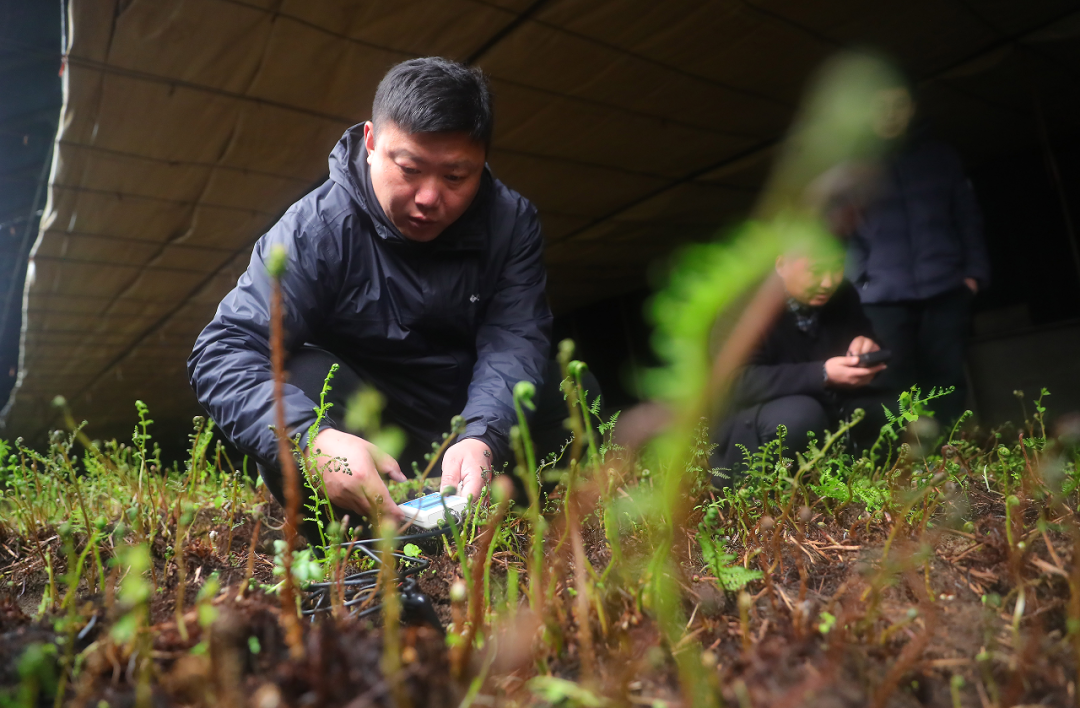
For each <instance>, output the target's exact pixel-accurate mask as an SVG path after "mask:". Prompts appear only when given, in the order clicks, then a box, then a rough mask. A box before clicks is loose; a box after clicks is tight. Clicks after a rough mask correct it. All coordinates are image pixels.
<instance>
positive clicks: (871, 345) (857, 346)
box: [847, 337, 881, 356]
mask: <svg viewBox="0 0 1080 708" xmlns="http://www.w3.org/2000/svg"><path fill="white" fill-rule="evenodd" d="M879 349H881V347H879V346H878V343H877V342H875V341H874V340H873V339H870V338H869V337H856V338H855V339H852V340H851V344H849V345H848V348H847V355H848V356H859V355H860V354H866V353H867V352H876V351H878V350H879Z"/></svg>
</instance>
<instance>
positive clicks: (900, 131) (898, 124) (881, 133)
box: [873, 87, 915, 140]
mask: <svg viewBox="0 0 1080 708" xmlns="http://www.w3.org/2000/svg"><path fill="white" fill-rule="evenodd" d="M914 116H915V99H913V98H912V97H911V92H910V91H908V90H907V89H906V88H903V87H897V88H891V89H884V90H882V91H878V92H877V93H876V94H875V95H874V118H873V121H874V132H875V133H876V134H877V136H878V137H879V138H881V139H882V140H895V139H896V138H899V137H901V136H902V135H904V133H906V132H907V129H908V125H910V124H911V119H912V118H913V117H914Z"/></svg>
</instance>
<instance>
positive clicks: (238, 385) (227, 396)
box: [188, 125, 551, 462]
mask: <svg viewBox="0 0 1080 708" xmlns="http://www.w3.org/2000/svg"><path fill="white" fill-rule="evenodd" d="M366 157H367V151H366V149H365V148H364V143H363V125H357V126H354V127H352V128H350V129H349V130H348V131H346V132H345V135H344V136H343V137H342V139H341V140H340V141H339V142H338V144H337V146H336V147H335V148H334V151H333V153H332V154H331V155H330V178H329V179H328V180H327V181H326V182H325V183H323V185H322V186H320V187H318V188H317V189H315V190H314V191H312V192H311V193H310V194H308V195H307V196H305V197H303V198H302V199H300V201H298V202H296V204H294V205H293V206H292V207H291V208H290V209H289V211H287V212H286V213H285V215H284V216H283V217H282V218H281V220H280V221H278V223H277V224H275V225H274V227H273V228H271V229H270V231H268V232H267V233H266V234H265V235H264V236H263V237H262V238H261V239H259V241H258V243H256V245H255V249H254V252H253V253H252V255H251V263H250V265H249V266H248V269H247V271H246V272H245V273H244V274H243V275H241V276H240V279H239V281H237V284H236V287H235V288H234V289H233V290H232V292H230V293H229V294H228V295H226V296H225V299H224V300H222V301H221V304H220V306H219V307H218V310H217V314H216V315H215V316H214V319H213V320H212V321H211V322H210V324H209V325H207V327H206V329H204V330H203V332H202V334H201V335H200V336H199V338H198V340H197V341H196V343H195V348H194V350H193V351H192V353H191V356H190V357H189V358H188V375H189V378H190V381H191V386H192V388H193V389H194V390H195V395H196V397H197V398H198V400H199V403H201V404H202V406H203V408H205V409H206V412H207V413H208V414H209V415H210V416H211V417H212V418H213V419H214V420H215V421H216V422H217V424H218V425H219V426H220V427H221V430H222V432H223V433H224V434H225V435H226V436H227V437H228V438H229V439H230V440H231V441H232V442H233V443H234V444H235V445H236V446H237V447H238V448H239V449H240V450H241V451H242V452H244V453H247V454H250V455H252V456H254V457H255V458H256V459H258V460H260V461H261V462H273V461H274V460H276V459H277V443H276V439H275V437H274V433H273V432H272V431H271V429H270V426H271V425H272V424H273V423H274V420H275V417H274V401H273V394H272V391H273V377H272V374H271V367H270V344H269V340H270V293H271V282H270V278H269V276H268V275H267V272H266V263H267V260H268V259H269V257H270V253H271V249H272V248H273V247H274V246H277V245H282V246H285V247H286V249H287V250H288V254H289V259H288V265H287V269H286V272H285V275H284V277H283V279H282V293H283V297H284V305H285V321H284V324H285V346H286V351H295V350H297V349H298V348H299V347H301V346H303V345H304V344H305V343H311V344H315V345H316V346H319V347H322V348H324V349H327V350H329V351H331V352H333V353H334V354H336V355H337V356H339V357H341V358H342V359H343V360H344V361H345V362H346V363H348V364H349V365H350V366H352V367H354V368H355V369H356V371H357V373H358V374H359V375H360V377H361V378H362V379H363V380H365V381H366V382H368V383H370V384H371V385H373V386H374V387H375V388H377V389H379V390H380V391H381V392H382V393H383V394H384V395H385V396H386V397H387V399H389V400H390V401H391V403H392V405H393V406H394V407H395V408H397V409H399V410H408V411H410V415H411V420H412V422H413V426H412V427H413V428H418V429H423V430H429V431H431V434H432V435H433V436H435V435H437V434H438V433H439V432H440V431H447V430H449V426H450V418H451V417H452V416H454V415H456V414H458V413H460V414H461V415H463V416H464V417H465V419H466V422H467V428H466V430H465V436H464V437H468V438H477V439H480V440H483V441H484V442H486V443H487V444H488V445H489V446H490V447H491V449H492V451H493V452H494V453H495V455H496V456H497V457H499V458H500V459H503V460H505V459H508V458H509V455H510V450H509V442H508V436H509V430H510V427H511V425H513V424H514V423H515V422H516V418H515V413H514V405H513V395H512V391H511V390H512V388H513V386H514V385H515V384H516V383H517V382H518V381H531V382H533V383H535V384H536V385H537V388H539V387H540V385H541V384H542V375H543V372H544V369H545V363H546V361H547V358H548V354H549V349H550V344H549V337H550V328H551V312H550V310H549V308H548V305H547V300H546V297H545V293H544V287H545V283H546V275H545V272H544V265H543V260H542V250H543V239H542V236H541V233H540V222H539V220H538V219H537V214H536V209H535V208H534V207H533V206H532V204H530V203H529V201H528V200H526V199H525V198H523V197H522V196H521V195H519V194H517V193H516V192H514V191H512V190H510V189H508V188H507V187H506V186H504V185H503V184H502V183H501V182H499V181H498V180H496V179H495V178H494V177H492V175H491V173H490V172H489V171H488V170H487V169H485V171H484V175H483V178H482V180H481V186H480V190H479V192H478V194H477V196H476V199H475V200H474V201H473V203H472V205H470V207H469V209H468V210H467V211H466V212H465V214H463V215H462V216H461V218H459V219H458V220H457V221H456V222H455V223H454V224H452V225H451V226H450V227H449V228H447V230H446V231H444V232H443V233H442V234H441V235H439V237H438V238H436V239H435V240H434V241H431V242H429V243H417V242H414V241H409V240H407V239H405V238H404V237H403V236H402V235H401V233H400V232H399V231H398V230H397V229H396V228H395V227H394V226H393V225H392V224H391V222H390V220H389V219H388V218H387V217H386V215H385V214H384V212H383V210H382V208H381V207H380V206H379V203H378V201H377V200H376V198H375V195H374V192H373V191H372V187H371V182H370V179H369V174H368V165H367V160H366ZM314 408H315V402H314V401H312V400H310V399H309V398H308V397H307V396H305V395H304V394H303V393H302V392H301V391H300V389H299V388H297V387H295V386H291V385H289V384H286V385H285V417H286V424H287V426H288V428H289V433H290V435H296V434H297V433H301V434H302V433H303V432H304V431H306V430H307V428H308V426H310V425H311V424H312V423H313V422H314V420H315V414H314V412H313V409H314ZM337 413H338V416H339V419H340V414H341V412H337Z"/></svg>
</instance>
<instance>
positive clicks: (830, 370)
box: [825, 337, 885, 388]
mask: <svg viewBox="0 0 1080 708" xmlns="http://www.w3.org/2000/svg"><path fill="white" fill-rule="evenodd" d="M879 349H881V347H879V346H878V343H877V342H875V341H874V340H872V339H870V338H869V337H856V338H855V339H853V340H851V344H849V345H848V351H847V356H834V357H833V358H832V359H829V360H827V361H826V362H825V376H826V378H827V379H828V382H829V384H831V385H833V386H838V387H842V388H859V387H860V386H865V385H866V384H868V383H870V382H871V381H873V380H874V376H876V375H877V373H878V372H879V371H881V370H882V369H884V368H885V365H884V364H878V365H877V366H871V367H869V368H867V367H864V366H859V355H860V354H866V353H867V352H876V351H878V350H879Z"/></svg>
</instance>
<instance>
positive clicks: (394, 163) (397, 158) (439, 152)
mask: <svg viewBox="0 0 1080 708" xmlns="http://www.w3.org/2000/svg"><path fill="white" fill-rule="evenodd" d="M364 144H365V145H366V146H367V150H368V158H367V159H368V165H370V166H371V185H372V187H373V188H374V190H375V196H376V198H378V200H379V205H380V206H382V208H383V211H384V212H385V213H386V216H387V217H389V219H390V221H391V223H393V224H394V226H396V227H397V229H398V231H400V232H401V233H402V235H403V236H405V238H407V239H409V240H411V241H424V242H426V241H432V240H434V239H435V238H436V237H438V235H439V234H441V233H442V232H443V231H444V230H445V229H446V227H448V226H450V224H452V223H454V222H455V221H457V219H458V217H460V216H461V215H462V214H464V213H465V210H466V209H468V208H469V205H470V204H472V200H473V197H475V196H476V192H477V190H478V189H479V188H480V177H481V176H482V175H483V172H484V158H485V157H486V151H485V149H484V146H483V145H482V144H480V143H477V142H475V141H474V140H472V138H470V137H469V135H468V134H467V133H413V134H411V135H410V134H409V133H406V132H405V131H403V130H402V129H401V128H399V127H398V126H397V125H396V124H394V123H391V122H389V121H386V122H385V123H383V124H382V125H380V126H379V129H378V131H377V132H376V131H375V129H374V126H373V125H372V124H371V123H370V122H368V123H367V124H366V125H364Z"/></svg>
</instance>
